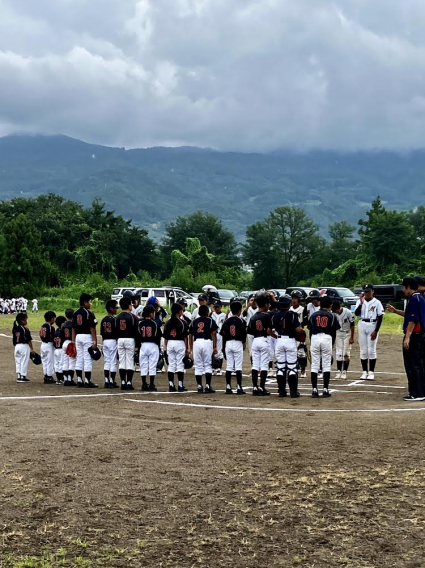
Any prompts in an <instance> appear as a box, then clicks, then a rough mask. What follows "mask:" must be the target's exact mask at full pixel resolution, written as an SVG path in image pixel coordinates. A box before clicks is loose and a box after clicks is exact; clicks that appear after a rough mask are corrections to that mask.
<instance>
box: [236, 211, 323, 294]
mask: <svg viewBox="0 0 425 568" xmlns="http://www.w3.org/2000/svg"><path fill="white" fill-rule="evenodd" d="M318 242H320V243H323V239H321V238H320V236H319V234H318V227H317V225H315V224H314V223H313V221H312V220H311V219H310V218H309V217H307V215H306V213H305V211H304V210H303V209H298V208H296V207H289V206H285V207H277V208H276V209H275V210H274V211H272V212H271V213H270V215H269V216H268V217H267V218H266V219H265V220H264V221H262V222H258V223H254V224H253V225H250V226H249V227H248V228H247V233H246V245H245V247H244V258H245V261H246V262H247V263H248V264H249V265H251V266H252V267H253V270H254V278H253V283H254V287H255V286H265V287H276V288H284V287H286V286H290V285H291V284H296V282H297V280H298V279H299V278H300V277H301V276H302V274H303V270H304V268H305V265H306V263H308V262H309V261H310V260H311V259H312V258H313V254H314V251H315V250H316V245H317V243H318Z"/></svg>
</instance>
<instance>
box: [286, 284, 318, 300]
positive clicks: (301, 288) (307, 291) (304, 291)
mask: <svg viewBox="0 0 425 568" xmlns="http://www.w3.org/2000/svg"><path fill="white" fill-rule="evenodd" d="M294 290H298V291H299V292H301V294H302V296H303V297H302V301H304V300H306V299H307V298H308V295H309V294H310V292H312V291H313V290H316V292H318V291H319V290H318V289H317V288H308V287H307V288H306V287H305V286H290V287H289V288H286V293H287V294H288V295H289V296H290V295H291V292H293V291H294Z"/></svg>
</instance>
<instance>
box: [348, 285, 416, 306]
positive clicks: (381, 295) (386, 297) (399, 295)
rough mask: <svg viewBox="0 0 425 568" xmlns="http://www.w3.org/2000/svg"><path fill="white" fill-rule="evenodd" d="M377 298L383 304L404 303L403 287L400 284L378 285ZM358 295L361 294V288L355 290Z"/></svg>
mask: <svg viewBox="0 0 425 568" xmlns="http://www.w3.org/2000/svg"><path fill="white" fill-rule="evenodd" d="M374 290H375V294H374V295H375V298H377V299H378V300H380V301H381V302H382V303H383V304H387V303H388V302H402V301H403V300H404V298H405V296H404V292H403V286H400V284H377V285H376V286H374ZM354 292H355V293H356V294H359V295H360V294H361V293H362V289H361V288H354Z"/></svg>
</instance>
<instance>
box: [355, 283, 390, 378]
mask: <svg viewBox="0 0 425 568" xmlns="http://www.w3.org/2000/svg"><path fill="white" fill-rule="evenodd" d="M354 313H355V315H356V316H358V317H359V318H360V321H359V325H358V334H359V346H360V359H361V363H362V371H363V372H362V375H361V377H360V379H361V380H365V379H366V380H368V381H373V379H374V378H375V367H376V348H377V345H378V336H379V335H378V334H379V330H380V328H381V325H382V320H383V317H384V308H383V306H382V304H381V302H380V301H379V300H377V299H376V298H375V297H374V287H373V284H365V285H364V286H363V292H362V294H361V295H360V298H359V300H357V304H356V309H355V312H354ZM368 365H369V369H368Z"/></svg>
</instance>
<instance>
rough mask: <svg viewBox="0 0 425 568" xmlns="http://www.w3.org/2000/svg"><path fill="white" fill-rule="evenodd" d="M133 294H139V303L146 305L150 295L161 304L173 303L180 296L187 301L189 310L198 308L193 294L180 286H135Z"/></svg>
mask: <svg viewBox="0 0 425 568" xmlns="http://www.w3.org/2000/svg"><path fill="white" fill-rule="evenodd" d="M134 292H135V294H139V293H140V296H141V300H140V305H141V306H144V305H146V302H147V301H148V299H149V298H152V296H155V297H156V298H158V300H159V303H160V304H161V306H165V305H168V306H170V305H171V304H174V302H176V301H177V300H180V299H181V298H183V299H185V300H186V302H187V307H188V309H189V310H191V309H195V308H199V302H198V300H196V299H195V298H194V297H193V296H191V295H190V294H188V293H187V292H185V291H184V290H182V289H181V288H175V287H173V286H164V287H162V288H137V289H136V290H135V291H134Z"/></svg>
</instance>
